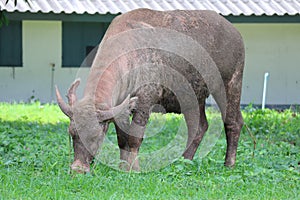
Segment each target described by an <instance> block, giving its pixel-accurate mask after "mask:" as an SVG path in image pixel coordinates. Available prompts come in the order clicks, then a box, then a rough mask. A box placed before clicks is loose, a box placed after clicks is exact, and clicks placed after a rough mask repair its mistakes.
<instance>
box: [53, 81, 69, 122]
mask: <svg viewBox="0 0 300 200" xmlns="http://www.w3.org/2000/svg"><path fill="white" fill-rule="evenodd" d="M55 93H56V99H57V103H58V105H59V107H60V109H61V111H62V112H63V113H64V114H65V115H67V116H68V117H70V118H71V116H72V110H71V107H70V106H69V105H68V104H66V103H65V102H64V100H63V98H62V97H61V95H60V93H59V90H58V88H57V86H55Z"/></svg>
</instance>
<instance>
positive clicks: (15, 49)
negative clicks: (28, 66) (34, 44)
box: [0, 21, 22, 67]
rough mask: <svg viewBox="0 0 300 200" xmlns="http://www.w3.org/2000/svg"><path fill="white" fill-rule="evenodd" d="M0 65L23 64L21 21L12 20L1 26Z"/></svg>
mask: <svg viewBox="0 0 300 200" xmlns="http://www.w3.org/2000/svg"><path fill="white" fill-rule="evenodd" d="M0 66H1V67H7V66H11V67H20V66H22V22H21V21H10V22H9V24H8V26H6V25H3V26H2V27H1V28H0Z"/></svg>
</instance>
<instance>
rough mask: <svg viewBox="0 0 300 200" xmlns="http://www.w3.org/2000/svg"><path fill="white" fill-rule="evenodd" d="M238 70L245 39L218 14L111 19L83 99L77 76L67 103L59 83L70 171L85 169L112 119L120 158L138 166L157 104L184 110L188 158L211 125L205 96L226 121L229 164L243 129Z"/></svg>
mask: <svg viewBox="0 0 300 200" xmlns="http://www.w3.org/2000/svg"><path fill="white" fill-rule="evenodd" d="M243 68H244V45H243V40H242V37H241V35H240V34H239V32H238V31H237V30H236V29H235V28H234V27H233V26H232V24H231V23H230V22H228V21H227V20H226V19H224V18H223V17H222V16H220V15H219V14H217V13H216V12H213V11H181V10H176V11H153V10H149V9H138V10H133V11H131V12H128V13H125V14H122V15H120V16H118V17H116V18H115V19H114V20H113V21H112V23H111V24H110V26H109V28H108V30H107V32H106V34H105V36H104V38H103V40H102V42H101V44H100V46H99V48H98V51H97V54H96V56H95V59H94V61H93V64H92V67H91V69H90V73H89V76H88V79H87V83H86V86H85V89H84V96H83V98H82V99H81V100H77V98H76V93H75V91H76V88H77V87H78V85H79V83H80V81H79V80H76V81H75V82H74V83H73V84H72V85H71V87H70V89H69V91H68V94H67V97H68V104H67V103H65V102H64V101H63V99H62V97H61V95H60V93H59V91H58V89H57V88H56V96H57V102H58V105H59V107H60V108H61V110H62V112H63V113H64V114H66V115H67V116H68V117H69V118H70V126H69V133H70V135H71V136H72V139H73V147H74V154H75V155H74V156H75V157H74V162H73V164H72V166H71V168H72V169H73V170H76V171H79V172H88V171H89V170H90V163H91V161H92V160H93V158H94V156H95V154H96V152H97V150H98V148H99V146H100V145H101V143H102V142H103V138H104V136H105V134H106V132H107V128H108V124H109V123H110V122H113V123H114V124H115V127H116V131H117V137H118V145H119V148H120V159H121V160H123V161H124V162H125V163H127V165H126V166H125V167H126V169H127V170H129V169H133V170H137V171H138V170H139V162H138V157H137V156H138V152H139V148H140V145H141V143H142V140H143V136H144V130H145V127H146V124H147V122H148V119H149V115H150V112H151V109H152V107H153V105H156V104H159V105H161V106H162V107H163V108H164V109H165V111H166V112H174V113H183V115H184V118H185V121H186V124H187V128H188V139H187V144H186V149H185V151H184V152H183V156H184V157H185V158H186V159H193V157H194V155H195V152H196V150H197V148H198V146H199V143H200V142H201V140H202V138H203V135H204V133H205V132H206V130H207V128H208V123H207V119H206V115H205V99H206V98H207V97H208V96H209V95H210V94H211V95H212V96H213V97H214V99H215V100H216V102H217V104H218V106H219V108H220V110H221V113H222V119H223V121H224V126H225V132H226V139H227V152H226V158H225V165H226V166H233V165H234V164H235V160H236V152H237V146H238V140H239V136H240V131H241V128H242V126H243V119H242V115H241V112H240V98H241V88H242V77H243ZM130 115H132V121H130V120H129V119H130ZM123 167H124V166H123Z"/></svg>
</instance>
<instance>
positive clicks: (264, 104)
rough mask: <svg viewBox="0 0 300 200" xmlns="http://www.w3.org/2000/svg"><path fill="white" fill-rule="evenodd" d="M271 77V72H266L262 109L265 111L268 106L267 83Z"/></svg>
mask: <svg viewBox="0 0 300 200" xmlns="http://www.w3.org/2000/svg"><path fill="white" fill-rule="evenodd" d="M269 75H270V74H269V72H266V73H265V76H264V89H263V97H262V103H261V109H265V106H266V93H267V83H268V78H269Z"/></svg>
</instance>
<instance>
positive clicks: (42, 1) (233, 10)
mask: <svg viewBox="0 0 300 200" xmlns="http://www.w3.org/2000/svg"><path fill="white" fill-rule="evenodd" d="M6 1H7V0H0V8H1V9H2V10H6V11H8V12H14V11H18V12H31V13H37V12H41V13H51V12H52V13H56V14H59V13H66V14H70V13H76V14H83V13H88V14H106V13H111V14H117V13H125V12H128V11H130V10H134V9H137V8H150V9H154V10H176V9H180V10H214V11H216V12H218V13H220V14H222V15H224V16H228V15H235V16H238V15H246V16H249V15H257V16H259V15H263V14H265V15H269V16H270V15H285V14H287V15H297V14H299V13H300V0H28V1H29V4H30V5H28V4H27V3H26V2H25V0H18V1H17V6H15V4H14V0H9V2H8V4H7V5H5V3H6Z"/></svg>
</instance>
